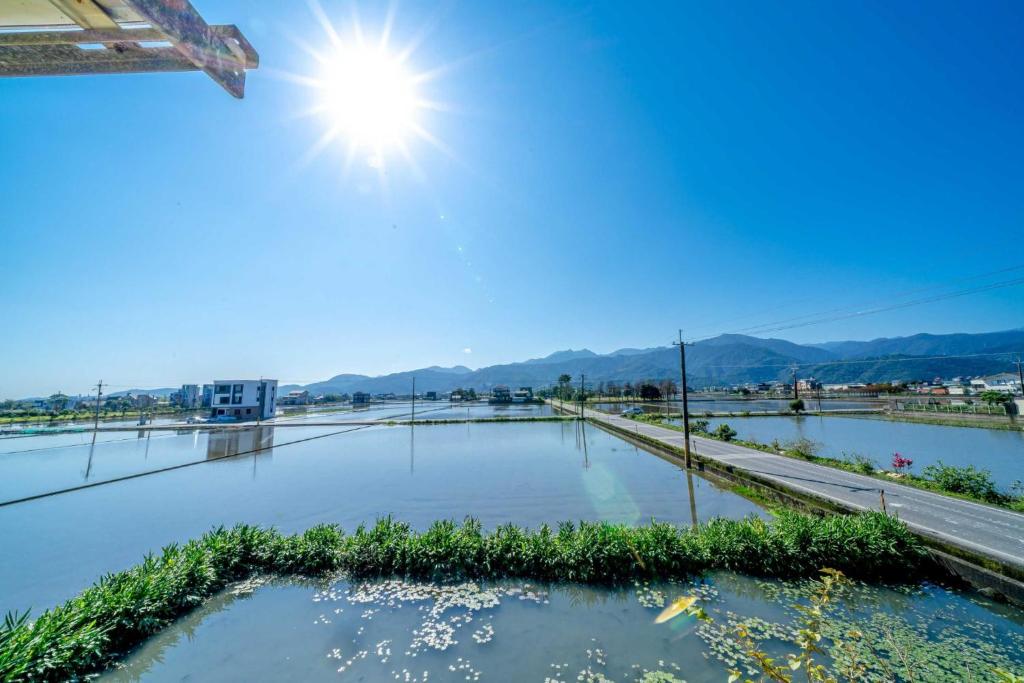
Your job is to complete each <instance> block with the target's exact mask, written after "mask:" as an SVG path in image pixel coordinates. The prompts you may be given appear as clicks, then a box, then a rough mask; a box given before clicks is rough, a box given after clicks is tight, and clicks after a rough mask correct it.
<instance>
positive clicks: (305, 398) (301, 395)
mask: <svg viewBox="0 0 1024 683" xmlns="http://www.w3.org/2000/svg"><path fill="white" fill-rule="evenodd" d="M278 403H280V404H281V405H283V406H308V405H309V403H310V400H309V392H308V391H299V390H296V391H289V392H288V393H287V394H285V395H284V396H282V397H281V398H280V400H279V401H278Z"/></svg>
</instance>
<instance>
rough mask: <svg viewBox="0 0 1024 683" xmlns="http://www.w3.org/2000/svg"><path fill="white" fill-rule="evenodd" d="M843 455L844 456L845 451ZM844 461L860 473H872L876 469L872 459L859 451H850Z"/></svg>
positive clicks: (876, 466)
mask: <svg viewBox="0 0 1024 683" xmlns="http://www.w3.org/2000/svg"><path fill="white" fill-rule="evenodd" d="M843 455H844V456H846V454H845V453H844V454H843ZM846 461H847V462H848V463H850V465H852V466H853V469H855V470H857V471H858V472H860V473H861V474H874V473H875V470H877V469H878V465H877V464H876V463H875V461H874V460H872V459H871V458H869V457H867V456H866V455H861V454H860V453H851V454H850V455H848V456H846Z"/></svg>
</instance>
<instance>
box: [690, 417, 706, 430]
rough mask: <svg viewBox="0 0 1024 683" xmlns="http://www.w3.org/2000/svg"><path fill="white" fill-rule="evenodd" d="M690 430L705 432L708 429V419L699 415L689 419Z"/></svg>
mask: <svg viewBox="0 0 1024 683" xmlns="http://www.w3.org/2000/svg"><path fill="white" fill-rule="evenodd" d="M690 431H691V432H700V433H701V434H706V433H707V431H708V421H707V420H705V419H703V418H699V417H698V418H694V419H692V420H690Z"/></svg>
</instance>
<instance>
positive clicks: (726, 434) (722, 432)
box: [712, 422, 736, 441]
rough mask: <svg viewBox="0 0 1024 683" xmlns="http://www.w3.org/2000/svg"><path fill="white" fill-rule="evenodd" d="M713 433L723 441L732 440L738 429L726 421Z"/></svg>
mask: <svg viewBox="0 0 1024 683" xmlns="http://www.w3.org/2000/svg"><path fill="white" fill-rule="evenodd" d="M712 435H713V436H714V437H715V438H717V439H721V440H722V441H732V440H733V439H735V438H736V430H735V429H733V428H732V427H730V426H729V425H728V424H726V423H725V422H723V423H722V424H720V425H718V429H716V430H715V431H714V432H712Z"/></svg>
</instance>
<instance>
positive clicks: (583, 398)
mask: <svg viewBox="0 0 1024 683" xmlns="http://www.w3.org/2000/svg"><path fill="white" fill-rule="evenodd" d="M585 378H586V375H584V374H583V373H580V419H581V420H582V419H583V405H584V402H585V401H586V394H585V393H584V390H583V381H584V379H585Z"/></svg>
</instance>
